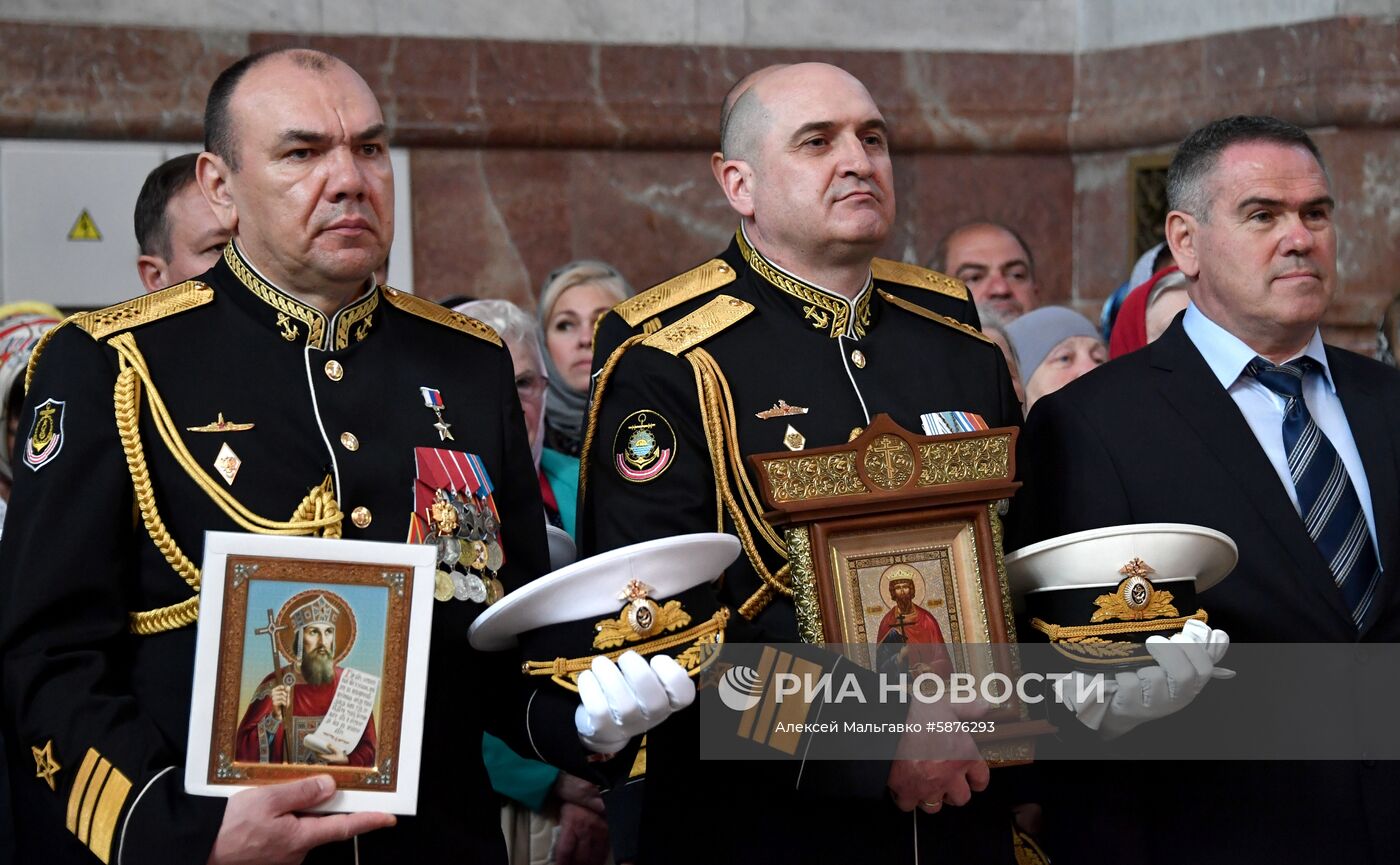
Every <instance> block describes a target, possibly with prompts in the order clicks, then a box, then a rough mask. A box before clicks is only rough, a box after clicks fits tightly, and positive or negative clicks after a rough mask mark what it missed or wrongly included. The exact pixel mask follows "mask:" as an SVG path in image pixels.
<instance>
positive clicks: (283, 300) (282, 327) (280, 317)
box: [224, 241, 379, 351]
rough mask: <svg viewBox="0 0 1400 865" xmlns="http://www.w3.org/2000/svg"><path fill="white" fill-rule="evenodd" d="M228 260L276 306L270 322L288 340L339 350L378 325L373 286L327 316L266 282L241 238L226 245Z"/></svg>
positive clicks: (256, 291) (240, 277)
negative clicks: (242, 249) (242, 248)
mask: <svg viewBox="0 0 1400 865" xmlns="http://www.w3.org/2000/svg"><path fill="white" fill-rule="evenodd" d="M224 263H225V264H227V265H228V267H229V270H231V271H233V275H234V276H235V277H237V278H238V281H239V282H241V283H243V285H244V286H245V287H246V288H247V289H248V290H249V291H251V292H252V293H253V296H254V297H256V298H258V299H259V300H261V301H262V302H263V303H265V304H267V305H268V306H270V307H272V312H273V314H274V315H275V318H271V319H270V320H269V323H270V324H272V326H273V327H275V328H277V331H278V333H280V334H281V336H282V338H283V339H285V340H287V341H288V342H304V344H306V345H309V346H311V347H312V348H317V349H320V350H322V351H338V350H340V349H342V348H346V347H348V346H349V345H350V344H351V341H352V340H353V341H354V342H359V341H361V340H363V339H364V338H365V337H366V336H369V332H370V329H371V328H373V327H374V312H375V310H376V309H378V308H379V292H378V291H377V290H376V289H374V288H373V287H371V288H370V289H369V291H367V292H366V293H365V294H364V295H363V296H362V297H360V298H358V299H356V300H355V301H354V302H353V303H351V304H350V305H349V306H347V307H345V308H344V309H342V310H340V311H339V312H337V313H336V314H335V315H334V316H333V317H330V318H327V316H326V314H325V313H324V312H322V311H321V310H319V309H317V308H316V307H314V306H311V305H309V304H305V303H302V302H301V301H300V300H297V299H296V298H295V297H292V296H291V295H290V294H287V293H286V292H285V291H282V290H280V289H278V288H277V287H276V286H274V285H272V284H271V283H269V282H266V281H265V280H264V279H263V278H262V277H261V276H260V275H259V274H258V272H257V270H256V269H255V268H254V267H253V265H252V264H250V263H249V262H248V260H247V259H245V258H244V257H243V253H241V252H240V251H239V250H238V243H237V241H230V242H229V243H228V244H226V245H225V246H224Z"/></svg>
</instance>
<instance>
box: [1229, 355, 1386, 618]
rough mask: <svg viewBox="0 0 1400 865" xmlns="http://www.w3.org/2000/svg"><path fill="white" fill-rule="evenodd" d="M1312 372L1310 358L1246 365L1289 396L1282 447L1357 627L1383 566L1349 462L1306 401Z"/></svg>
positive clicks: (1301, 504)
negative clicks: (1306, 377) (1305, 385)
mask: <svg viewBox="0 0 1400 865" xmlns="http://www.w3.org/2000/svg"><path fill="white" fill-rule="evenodd" d="M1310 371H1317V372H1320V371H1321V367H1320V366H1319V365H1318V363H1317V361H1315V360H1313V359H1312V358H1308V357H1300V358H1298V359H1296V360H1291V361H1289V362H1288V363H1285V364H1283V365H1282V366H1274V365H1273V364H1271V363H1269V362H1268V361H1266V360H1264V359H1263V358H1260V357H1256V358H1255V359H1254V360H1252V361H1250V362H1249V366H1247V367H1246V368H1245V372H1246V373H1247V374H1249V375H1252V376H1254V378H1255V379H1257V380H1258V381H1259V383H1260V384H1262V385H1263V386H1264V387H1266V388H1268V389H1269V390H1271V391H1273V392H1274V393H1276V394H1278V395H1279V396H1281V397H1283V398H1284V399H1285V400H1287V404H1286V405H1285V406H1284V409H1283V447H1284V450H1285V452H1286V453H1287V454H1288V471H1289V472H1290V473H1291V474H1292V476H1293V487H1294V489H1296V490H1297V492H1298V510H1299V512H1300V514H1301V515H1302V517H1303V523H1304V525H1305V526H1306V527H1307V530H1308V535H1309V536H1311V537H1312V540H1313V543H1314V544H1316V545H1317V549H1318V552H1320V553H1322V557H1323V558H1324V559H1326V560H1327V563H1328V567H1329V568H1331V570H1332V579H1333V580H1334V581H1335V582H1336V583H1337V587H1338V588H1339V589H1340V590H1341V592H1342V599H1343V600H1344V601H1345V602H1346V605H1347V607H1348V608H1349V609H1350V610H1351V619H1352V622H1353V623H1354V624H1355V625H1356V628H1357V630H1358V631H1359V630H1361V629H1362V628H1363V627H1365V625H1366V623H1367V620H1368V616H1369V615H1370V613H1371V611H1372V609H1373V608H1374V604H1373V601H1374V600H1375V595H1376V588H1377V586H1379V585H1380V576H1381V566H1380V562H1379V561H1378V560H1377V558H1376V551H1375V547H1374V546H1372V544H1371V533H1370V530H1369V529H1367V527H1366V514H1365V513H1364V512H1363V511H1362V510H1361V500H1360V499H1359V498H1357V495H1356V489H1355V488H1354V487H1353V486H1352V484H1351V478H1350V477H1349V476H1348V475H1347V470H1346V466H1345V465H1343V464H1342V458H1341V457H1340V456H1338V455H1337V450H1336V448H1334V447H1332V443H1331V442H1330V441H1328V440H1327V436H1325V435H1323V433H1322V430H1321V429H1320V428H1319V427H1318V425H1317V424H1316V423H1315V422H1314V421H1313V418H1312V413H1311V412H1309V411H1308V406H1307V403H1305V402H1304V401H1303V376H1304V375H1305V374H1306V373H1308V372H1310Z"/></svg>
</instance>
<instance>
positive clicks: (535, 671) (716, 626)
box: [520, 607, 729, 691]
mask: <svg viewBox="0 0 1400 865" xmlns="http://www.w3.org/2000/svg"><path fill="white" fill-rule="evenodd" d="M728 623H729V608H728V607H720V608H719V610H717V611H716V612H715V614H714V615H713V616H710V618H708V619H706V620H705V621H703V622H701V623H700V624H698V625H696V626H695V627H693V628H688V629H686V630H684V631H681V632H679V633H676V634H671V635H669V636H666V637H661V638H659V639H655V640H650V641H648V642H645V643H640V644H638V645H635V646H625V647H623V648H621V649H614V650H613V651H611V652H602V653H600V654H598V655H587V656H585V657H582V658H555V659H554V660H552V661H526V662H525V663H524V664H522V665H521V667H520V672H522V673H524V674H525V675H527V676H549V677H550V678H551V679H553V681H554V683H555V684H557V685H560V686H562V687H565V688H568V689H569V690H570V691H577V690H578V676H579V673H582V672H583V671H584V670H587V669H589V668H591V667H592V666H593V659H594V658H607V659H609V660H612V661H616V660H617V659H618V658H620V657H622V656H623V655H624V654H625V653H627V652H636V653H637V654H639V655H641V656H643V657H645V656H647V655H655V654H656V653H658V652H664V651H666V650H667V649H674V648H675V647H677V646H683V645H685V644H686V643H694V644H695V645H693V646H691V647H690V648H689V649H687V650H686V651H684V652H682V653H681V654H680V655H677V656H676V663H678V664H680V665H681V668H682V669H684V670H685V671H686V673H687V674H688V675H690V676H691V677H692V678H694V677H695V676H696V675H698V674H699V673H700V671H701V670H703V669H705V668H706V667H708V666H709V665H710V662H711V661H713V660H714V659H715V657H716V656H717V653H716V652H715V651H713V650H710V651H706V650H705V647H706V646H716V647H717V646H721V645H723V644H724V626H725V625H727V624H728Z"/></svg>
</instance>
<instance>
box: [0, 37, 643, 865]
mask: <svg viewBox="0 0 1400 865" xmlns="http://www.w3.org/2000/svg"><path fill="white" fill-rule="evenodd" d="M205 128H206V132H207V135H208V138H209V140H208V141H207V142H206V145H207V151H208V152H206V153H204V154H202V155H201V157H200V162H199V169H198V176H199V182H200V184H201V187H202V189H203V190H204V192H205V195H206V197H207V198H208V200H209V202H210V204H211V205H212V206H213V207H214V209H215V212H216V213H217V214H218V215H219V217H220V219H221V221H222V222H223V223H224V224H225V226H226V227H227V228H229V229H230V231H231V232H232V235H233V239H232V241H231V242H230V243H229V244H228V246H227V247H226V249H225V252H224V255H223V256H222V258H221V259H220V260H219V262H218V263H217V264H216V265H215V266H214V267H213V269H211V270H209V271H208V272H207V273H205V274H203V275H201V276H200V277H198V278H197V279H195V280H191V281H189V282H185V283H182V284H180V285H177V286H174V287H171V288H168V289H165V290H163V291H160V292H156V293H154V294H150V295H147V296H143V297H140V298H137V299H135V300H131V301H128V302H126V303H123V304H119V305H117V306H115V307H111V308H108V309H104V310H99V311H97V312H92V313H86V314H82V315H78V316H75V317H73V318H72V319H69V320H68V321H67V322H66V323H65V324H64V325H63V326H62V327H60V328H58V329H56V330H55V331H53V333H52V338H51V339H50V340H48V341H47V344H45V345H43V346H41V347H40V349H39V350H37V351H36V352H35V357H34V361H33V363H32V364H31V367H30V373H31V375H32V379H31V381H30V383H29V393H28V398H27V404H26V409H25V414H26V417H25V420H24V422H23V423H22V425H21V433H22V434H23V436H24V438H23V440H22V441H21V443H20V449H19V453H18V459H19V461H20V467H19V468H18V469H17V472H16V473H17V475H18V477H17V479H16V483H15V488H14V497H13V499H12V507H11V512H10V515H9V522H8V525H7V526H6V531H5V537H4V543H3V545H0V594H3V597H4V598H5V599H6V600H5V604H4V608H3V614H0V615H2V616H3V618H2V619H0V649H2V650H3V659H4V668H3V671H4V712H3V719H4V738H5V741H6V742H7V743H8V744H9V746H10V747H11V748H12V750H13V753H12V754H11V755H10V760H11V762H12V764H13V765H15V766H16V767H20V766H26V765H30V764H32V765H33V766H34V771H33V772H32V773H31V772H28V771H16V772H14V773H13V774H12V782H13V784H14V787H15V801H16V806H17V808H18V811H19V814H18V820H17V824H18V828H19V838H18V846H19V857H20V861H24V862H39V861H43V862H47V863H90V862H95V861H102V862H111V863H116V862H126V863H134V862H155V861H168V862H172V863H173V862H179V863H186V862H188V863H204V862H206V861H208V862H211V863H221V862H251V861H258V862H289V863H290V862H299V861H302V857H303V856H305V855H306V854H307V852H308V850H309V851H310V854H311V855H310V858H309V860H308V861H315V862H345V863H349V862H361V863H370V862H389V861H394V862H400V861H416V862H418V861H436V860H437V859H438V858H439V857H442V856H445V855H453V856H464V857H468V858H470V859H471V861H475V862H504V861H505V851H504V845H503V843H502V840H501V836H500V827H499V817H498V809H497V807H496V805H495V802H494V799H493V796H492V794H491V789H490V785H489V783H488V781H487V777H486V773H485V771H484V769H483V767H482V763H481V747H480V742H481V732H482V729H483V727H484V726H490V728H491V729H492V730H493V732H497V733H498V735H502V736H503V737H506V738H507V739H508V740H510V741H511V742H512V743H513V744H514V745H515V747H516V748H517V749H520V750H522V752H523V753H530V754H535V755H539V756H540V758H541V759H549V760H552V761H554V762H557V763H559V764H561V765H563V766H566V767H569V768H570V771H574V772H576V773H579V772H587V771H588V769H587V766H588V764H587V763H586V762H585V758H586V752H585V751H584V750H583V747H582V746H581V744H580V734H579V733H578V732H576V730H575V724H574V720H573V715H574V711H575V708H576V704H575V703H571V702H569V701H568V700H565V699H563V698H558V699H555V698H554V696H553V695H552V694H549V693H540V694H539V695H538V697H537V698H536V699H534V700H533V702H530V701H529V697H530V694H529V693H527V692H526V690H525V689H524V688H523V687H522V686H521V684H520V683H521V680H522V677H521V676H520V674H519V667H518V665H517V664H516V663H515V660H514V659H513V658H509V657H505V656H490V655H485V654H482V653H478V652H474V651H473V650H472V649H471V648H470V646H469V645H468V643H467V629H468V626H469V625H470V624H471V622H472V621H473V619H474V618H475V617H476V615H477V614H478V613H479V612H480V611H481V610H482V609H483V606H482V604H481V603H480V601H481V600H483V599H484V597H485V595H484V593H482V592H481V591H480V590H481V589H482V588H483V586H484V585H485V584H484V583H482V582H480V581H478V582H477V583H475V584H472V583H470V582H469V581H470V579H471V578H472V577H475V576H477V575H476V574H461V573H459V575H458V577H457V578H454V579H453V580H449V581H448V582H449V585H448V586H447V588H448V590H449V591H448V592H446V595H445V596H444V595H443V593H441V592H440V593H439V594H438V595H437V597H438V599H439V601H440V602H439V603H437V605H436V609H435V611H434V620H433V631H432V642H431V664H430V669H429V679H428V695H427V703H426V707H425V719H424V735H423V753H422V774H421V778H420V786H419V796H418V813H417V816H415V817H403V818H400V819H399V820H398V821H397V825H394V826H393V827H392V828H387V827H388V826H389V824H391V823H393V818H391V817H389V816H388V815H376V814H358V815H338V816H322V817H298V816H296V815H295V812H296V811H299V810H302V809H305V808H307V807H309V806H311V805H314V804H316V803H317V802H320V801H324V800H325V799H327V798H328V797H329V796H330V795H331V793H332V787H331V786H330V785H329V784H328V783H326V779H324V778H322V779H319V780H318V779H309V780H306V781H302V782H293V783H290V784H282V785H276V786H273V787H262V788H257V789H254V790H251V791H247V792H244V793H240V794H238V795H237V796H234V797H233V798H231V799H228V800H224V799H216V798H199V797H194V796H189V795H186V794H185V793H184V791H183V787H182V779H183V770H182V767H181V764H182V763H183V760H184V752H185V744H186V736H187V725H188V719H189V707H190V697H191V674H192V667H193V660H194V641H195V629H194V627H193V625H194V623H195V621H196V619H197V616H198V603H199V601H198V590H199V585H200V573H199V570H198V563H199V562H200V559H201V556H202V550H203V544H204V532H205V531H206V530H225V531H250V532H268V531H273V532H281V533H286V534H307V535H311V534H315V535H325V536H338V537H345V538H355V539H368V540H380V541H399V542H402V541H404V540H405V539H406V537H407V536H408V535H409V533H410V524H411V521H412V520H413V519H414V518H415V510H417V509H418V508H417V504H416V502H415V489H414V487H415V478H421V477H424V476H425V475H424V473H423V470H424V463H423V459H424V455H431V456H434V457H442V458H444V459H446V460H449V461H453V462H454V464H456V465H458V467H459V469H460V466H461V465H463V464H469V465H471V466H472V468H471V472H472V474H473V476H474V478H475V481H476V483H477V484H483V483H485V484H489V485H490V486H491V493H490V500H491V504H493V506H494V514H493V517H494V523H495V525H494V526H493V527H492V528H493V531H492V532H491V535H492V536H491V537H490V538H488V540H490V541H491V542H492V543H493V544H499V545H503V547H504V549H503V556H504V565H503V566H502V567H501V568H500V569H499V572H498V574H497V575H496V576H497V577H498V579H499V580H501V581H502V582H503V583H504V588H506V589H509V588H510V587H512V586H514V585H518V584H520V583H522V582H523V581H525V580H528V579H530V578H532V577H534V576H536V575H538V574H540V573H542V572H544V571H545V570H546V569H547V568H548V560H547V556H546V552H545V544H544V524H543V521H542V519H541V518H540V513H541V506H540V499H539V493H538V489H539V488H538V484H537V483H536V480H535V472H534V466H533V463H532V461H531V458H530V450H529V445H528V440H527V437H526V434H525V429H524V425H523V422H522V419H521V412H520V408H519V402H518V400H517V399H516V395H515V388H514V381H513V372H512V368H511V361H510V355H509V354H508V352H507V351H506V350H505V349H504V348H503V347H502V345H501V341H500V339H499V338H498V337H497V336H496V334H495V333H494V332H493V331H491V330H490V328H488V327H486V326H484V325H482V324H480V323H479V322H476V321H475V320H473V319H470V318H468V317H466V316H463V315H460V314H457V313H453V312H450V311H448V310H445V309H443V308H441V307H439V306H437V305H435V304H433V303H430V302H428V301H425V300H420V299H418V298H415V297H413V296H411V295H407V294H404V293H402V292H399V291H396V290H394V289H392V288H389V287H387V286H376V285H375V283H374V280H373V279H372V277H371V274H372V273H373V271H374V270H375V269H376V268H377V267H379V266H380V265H382V264H383V262H384V260H385V256H386V255H387V253H388V250H389V246H390V243H391V241H392V238H393V209H392V203H393V175H392V169H391V167H390V163H389V158H388V153H387V149H386V144H387V135H386V130H385V126H384V121H383V117H382V114H381V112H380V109H379V105H378V102H377V100H376V99H375V97H374V95H373V93H371V92H370V90H369V88H368V87H367V85H366V84H365V83H364V81H363V80H362V79H361V78H360V76H359V75H357V74H356V73H355V72H354V71H353V70H351V69H350V67H348V66H346V65H345V64H344V63H342V62H340V61H339V60H337V59H335V58H333V57H330V56H328V55H325V54H322V53H320V52H314V51H305V50H289V51H279V52H272V53H267V54H260V55H253V56H251V57H248V58H245V59H243V60H242V61H239V62H238V63H236V64H234V65H233V66H232V67H230V68H229V69H228V70H226V71H225V72H224V73H223V74H222V75H221V76H220V77H219V79H218V80H217V81H216V82H215V84H214V87H213V89H212V90H211V93H210V99H209V106H208V109H207V111H206V121H205ZM468 454H472V455H475V456H476V457H478V458H479V460H477V461H475V462H474V463H473V462H470V461H467V460H465V459H464V458H465V456H466V455H468ZM468 486H471V488H472V489H480V487H479V486H472V485H471V484H468ZM479 504H481V505H482V506H483V507H485V506H486V505H487V502H486V497H485V496H482V497H481V500H480V502H479ZM417 517H418V518H421V517H422V514H417ZM439 588H441V586H439ZM453 589H457V591H456V596H454V593H453V591H452V590H453ZM459 598H460V599H459ZM590 732H591V733H593V734H595V736H594V738H595V739H602V738H606V735H605V734H607V733H608V732H609V731H607V730H604V729H602V728H599V729H596V730H592V731H590ZM614 738H615V737H614ZM372 829H377V830H378V831H373V832H369V834H365V835H363V836H362V837H359V838H356V839H355V841H354V842H353V843H354V844H357V845H358V849H353V848H352V843H351V842H347V841H346V839H348V838H350V837H351V836H354V835H357V834H359V833H362V832H366V831H368V830H372ZM328 842H332V843H328ZM333 842H339V843H333ZM322 844H324V845H325V846H318V845H322ZM313 848H314V849H313Z"/></svg>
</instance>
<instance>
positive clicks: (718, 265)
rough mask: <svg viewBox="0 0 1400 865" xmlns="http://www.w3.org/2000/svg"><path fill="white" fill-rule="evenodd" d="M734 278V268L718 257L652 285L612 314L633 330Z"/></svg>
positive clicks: (619, 306) (627, 300)
mask: <svg viewBox="0 0 1400 865" xmlns="http://www.w3.org/2000/svg"><path fill="white" fill-rule="evenodd" d="M735 278H736V274H735V273H734V268H732V267H730V266H729V265H727V264H725V263H724V262H723V261H721V260H720V259H718V258H712V259H710V260H709V261H707V262H705V263H704V264H702V265H700V266H699V267H697V268H694V269H692V270H687V271H686V272H685V273H682V274H681V275H680V276H674V277H672V278H670V279H668V280H666V281H665V282H663V283H660V284H658V285H655V286H652V287H651V288H648V289H647V290H646V291H644V292H642V293H641V294H638V295H636V296H635V297H629V298H627V299H626V300H624V301H622V302H621V303H619V304H618V305H617V306H614V307H613V311H614V312H616V313H617V314H618V315H619V316H621V317H622V320H623V321H625V322H627V326H628V327H636V326H637V325H639V324H641V323H642V322H644V321H646V320H647V319H648V318H651V317H652V316H654V315H659V314H661V313H663V312H665V311H666V310H668V309H670V308H671V307H673V306H677V305H679V304H682V303H685V302H686V301H687V300H691V299H693V298H697V297H699V296H700V295H702V294H706V293H708V292H711V291H714V290H715V289H717V288H723V287H724V286H726V285H728V284H729V283H731V282H733V281H734V280H735Z"/></svg>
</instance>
